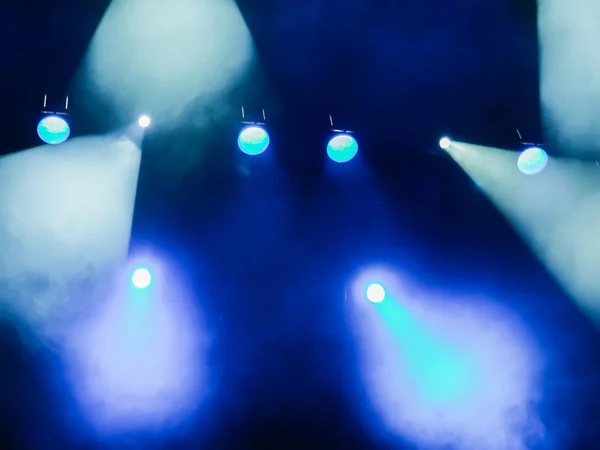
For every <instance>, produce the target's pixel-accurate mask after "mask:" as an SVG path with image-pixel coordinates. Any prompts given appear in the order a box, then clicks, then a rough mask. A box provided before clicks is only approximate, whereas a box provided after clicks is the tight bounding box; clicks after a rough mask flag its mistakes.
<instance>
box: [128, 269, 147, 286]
mask: <svg viewBox="0 0 600 450" xmlns="http://www.w3.org/2000/svg"><path fill="white" fill-rule="evenodd" d="M131 282H132V283H133V285H134V286H135V287H136V288H138V289H146V288H147V287H148V286H150V283H152V275H150V272H149V271H148V269H145V268H139V269H136V270H135V271H134V272H133V276H132V277H131Z"/></svg>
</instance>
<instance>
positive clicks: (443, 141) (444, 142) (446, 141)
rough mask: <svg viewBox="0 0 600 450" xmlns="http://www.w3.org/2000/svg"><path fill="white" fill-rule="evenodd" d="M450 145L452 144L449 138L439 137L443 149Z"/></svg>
mask: <svg viewBox="0 0 600 450" xmlns="http://www.w3.org/2000/svg"><path fill="white" fill-rule="evenodd" d="M450 145H452V141H451V140H450V139H449V138H447V137H443V138H442V139H440V147H441V148H443V149H444V150H448V149H449V148H450Z"/></svg>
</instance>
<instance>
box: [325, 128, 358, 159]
mask: <svg viewBox="0 0 600 450" xmlns="http://www.w3.org/2000/svg"><path fill="white" fill-rule="evenodd" d="M357 153H358V142H356V139H354V138H353V137H352V136H350V135H349V134H338V135H336V136H334V137H333V138H331V140H330V141H329V143H328V144H327V156H329V158H330V159H331V160H332V161H334V162H337V163H345V162H348V161H350V160H351V159H353V158H354V157H355V156H356V154H357Z"/></svg>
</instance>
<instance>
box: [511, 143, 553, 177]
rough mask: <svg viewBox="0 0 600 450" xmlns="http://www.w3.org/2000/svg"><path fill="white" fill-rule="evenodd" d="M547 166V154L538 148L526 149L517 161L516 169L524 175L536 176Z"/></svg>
mask: <svg viewBox="0 0 600 450" xmlns="http://www.w3.org/2000/svg"><path fill="white" fill-rule="evenodd" d="M547 164H548V154H547V153H546V152H545V151H544V150H542V149H541V148H539V147H531V148H528V149H526V150H525V151H524V152H523V153H521V155H520V156H519V159H518V161H517V167H518V168H519V170H520V171H521V172H522V173H524V174H525V175H537V174H538V173H540V172H541V171H542V170H544V169H545V168H546V165H547Z"/></svg>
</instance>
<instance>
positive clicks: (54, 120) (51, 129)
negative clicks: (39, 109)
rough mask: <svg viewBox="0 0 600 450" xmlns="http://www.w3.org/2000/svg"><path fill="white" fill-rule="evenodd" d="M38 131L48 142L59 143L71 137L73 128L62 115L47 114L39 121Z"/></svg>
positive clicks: (42, 138) (51, 143) (43, 139)
mask: <svg viewBox="0 0 600 450" xmlns="http://www.w3.org/2000/svg"><path fill="white" fill-rule="evenodd" d="M37 133H38V136H39V137H40V139H41V140H42V141H44V142H45V143H46V144H50V145H58V144H62V143H63V142H65V141H66V140H67V139H69V135H70V134H71V128H70V127H69V124H68V123H67V121H66V120H65V119H63V118H62V117H59V116H46V117H44V118H43V119H42V120H40V123H38V126H37Z"/></svg>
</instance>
